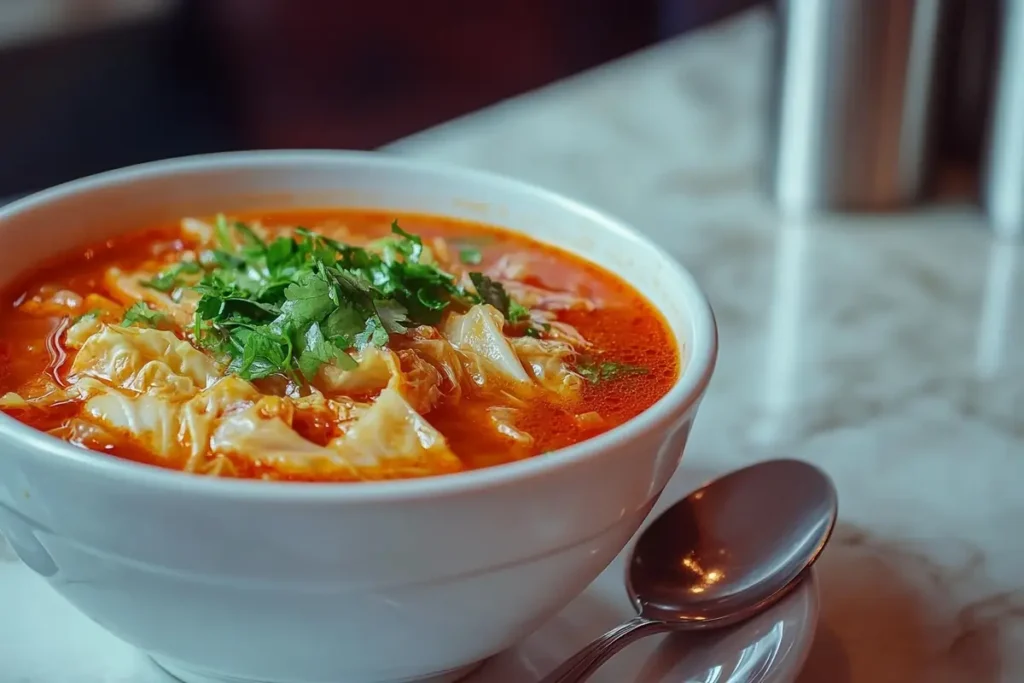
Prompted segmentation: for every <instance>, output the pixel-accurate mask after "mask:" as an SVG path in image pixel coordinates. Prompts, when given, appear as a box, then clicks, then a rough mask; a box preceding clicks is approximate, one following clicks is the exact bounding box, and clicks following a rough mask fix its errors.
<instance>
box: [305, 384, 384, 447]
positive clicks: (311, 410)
mask: <svg viewBox="0 0 1024 683" xmlns="http://www.w3.org/2000/svg"><path fill="white" fill-rule="evenodd" d="M290 400H291V403H292V406H293V409H294V415H293V417H292V426H293V427H295V424H296V423H300V424H301V425H303V426H304V428H305V430H306V431H307V432H309V433H310V434H311V435H313V436H315V437H316V438H314V439H313V440H314V441H316V442H317V443H326V442H328V441H330V440H331V439H333V438H337V437H339V436H342V435H344V434H345V433H346V432H347V431H348V429H349V427H350V426H351V425H352V424H353V423H354V422H355V420H356V419H358V418H359V417H360V416H361V415H362V414H363V413H365V412H366V411H367V409H369V407H370V404H368V403H361V402H359V401H355V400H353V399H351V398H348V397H347V396H335V397H334V398H330V399H328V398H326V397H325V396H324V395H323V394H321V393H320V392H319V391H317V390H316V389H314V390H313V392H312V393H310V394H309V395H307V396H301V397H293V398H291V399H290Z"/></svg>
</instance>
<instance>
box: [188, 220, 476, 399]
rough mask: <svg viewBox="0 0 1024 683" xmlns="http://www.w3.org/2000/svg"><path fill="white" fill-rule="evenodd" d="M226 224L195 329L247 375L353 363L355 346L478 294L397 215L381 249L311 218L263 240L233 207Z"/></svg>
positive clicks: (433, 319)
mask: <svg viewBox="0 0 1024 683" xmlns="http://www.w3.org/2000/svg"><path fill="white" fill-rule="evenodd" d="M217 225H218V232H217V234H218V236H219V237H220V236H221V235H223V236H224V239H223V240H221V245H222V246H223V247H224V248H223V249H218V250H213V251H210V252H204V254H203V255H202V256H201V263H202V264H203V267H204V268H205V273H204V275H203V277H202V280H201V281H200V282H199V283H197V284H196V285H194V286H193V289H194V290H195V291H196V292H197V293H198V294H199V295H200V298H199V301H198V303H197V306H196V309H195V318H194V320H193V325H192V333H193V336H194V338H195V340H196V342H197V343H198V344H200V345H202V346H204V347H206V348H208V349H211V350H212V351H214V352H215V353H217V354H218V355H220V356H222V357H224V359H225V362H227V363H229V366H228V367H229V370H230V371H231V372H234V373H237V374H239V375H241V376H243V377H245V378H258V377H265V376H267V375H269V374H274V373H278V374H284V375H287V376H289V377H292V378H295V379H298V378H300V376H301V377H302V378H305V379H306V380H308V379H309V378H311V377H312V376H314V375H315V373H316V371H317V369H318V368H319V367H320V365H322V364H324V363H335V364H337V365H339V366H340V367H350V366H352V364H354V363H355V361H354V360H353V359H352V358H351V357H350V356H349V355H348V354H347V353H346V351H347V350H349V349H351V348H353V347H354V348H362V347H364V346H367V345H371V344H372V345H375V346H383V345H385V344H387V343H388V339H389V335H390V334H402V333H404V332H406V331H407V330H408V329H409V328H410V327H412V326H414V325H423V324H436V323H437V322H439V321H440V319H441V316H442V314H443V312H444V311H445V310H446V309H447V308H448V307H450V306H456V307H459V308H463V307H465V306H468V305H471V304H472V303H475V302H476V300H477V297H475V295H473V294H471V293H470V292H467V291H466V290H465V289H463V288H462V287H460V286H459V285H458V284H457V283H456V282H455V277H454V276H453V275H452V274H450V273H447V272H445V271H443V270H441V269H440V268H438V267H437V266H436V265H434V264H432V263H429V262H423V261H422V257H423V254H424V252H425V247H424V246H423V241H422V239H420V238H419V237H418V236H416V235H412V234H409V233H407V232H405V231H404V230H402V228H401V227H400V226H399V225H398V223H397V222H395V223H393V224H392V235H391V236H389V237H388V238H385V239H386V240H387V241H386V242H384V243H381V244H380V248H378V249H367V248H364V247H357V246H352V245H347V244H343V243H341V242H338V241H336V240H333V239H331V238H329V237H326V236H323V235H319V234H317V233H314V232H311V231H309V230H307V229H305V228H297V229H296V230H295V233H294V235H292V236H290V237H277V238H275V239H272V240H263V239H262V238H260V236H259V235H257V234H256V233H255V232H253V231H251V229H249V228H248V226H245V225H244V224H240V223H234V224H231V225H229V224H228V222H227V220H226V219H224V218H223V217H218V221H217ZM232 227H233V228H234V230H235V231H236V232H237V233H238V234H239V235H240V237H241V242H242V246H241V248H238V247H236V246H235V244H236V243H235V241H234V240H232V239H231V237H232V235H231V233H230V229H231V228H232ZM221 228H223V230H222V229H221Z"/></svg>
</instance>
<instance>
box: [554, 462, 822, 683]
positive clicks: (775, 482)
mask: <svg viewBox="0 0 1024 683" xmlns="http://www.w3.org/2000/svg"><path fill="white" fill-rule="evenodd" d="M837 509H838V503H837V497H836V490H835V487H834V486H833V485H832V482H831V480H829V478H828V476H827V475H825V474H824V473H823V472H822V471H821V470H819V469H818V468H816V467H814V466H813V465H809V464H807V463H804V462H801V461H799V460H769V461H767V462H762V463H758V464H756V465H751V466H750V467H746V468H744V469H741V470H738V471H736V472H733V473H731V474H728V475H726V476H724V477H721V478H720V479H716V480H714V481H712V482H711V483H709V484H706V485H705V486H703V487H702V488H699V489H697V490H696V491H694V492H693V493H691V494H690V495H689V496H687V497H686V498H684V499H683V500H681V501H679V502H678V503H676V504H675V505H673V506H672V507H670V508H669V509H668V510H666V511H665V512H664V513H662V515H661V516H660V517H658V519H656V520H655V521H654V522H653V523H652V524H651V525H650V526H648V527H647V529H646V530H644V532H643V533H642V534H641V536H640V539H639V540H638V541H637V543H636V546H635V547H634V548H633V555H632V557H631V558H630V561H629V570H628V576H627V582H626V588H627V590H628V591H629V596H630V598H632V600H633V604H634V605H636V608H637V611H638V612H639V615H638V616H637V617H635V618H633V619H631V620H629V621H627V622H626V623H624V624H622V625H621V626H618V627H616V628H614V629H612V630H611V631H608V633H605V634H604V635H603V636H601V637H600V638H598V639H597V640H595V641H593V642H592V643H590V644H589V645H587V646H586V647H585V648H583V649H582V650H580V651H579V652H578V653H577V654H576V655H575V656H574V657H572V658H571V659H569V660H567V661H566V662H564V663H563V664H562V665H561V666H559V667H558V668H557V669H555V670H554V671H552V672H551V673H550V674H548V675H547V677H545V678H544V680H543V681H542V682H541V683H579V682H580V681H585V680H586V679H588V678H590V676H591V674H593V673H594V672H595V671H596V670H597V668H598V667H600V666H601V665H602V664H604V662H605V661H607V660H608V658H610V657H611V656H612V655H614V654H615V653H616V652H618V651H619V650H621V649H622V648H623V647H625V646H626V645H629V644H630V643H632V642H633V641H635V640H638V639H639V638H643V637H644V636H649V635H653V634H655V633H664V632H665V631H680V630H695V629H710V628H722V627H725V626H731V625H733V624H736V623H739V622H741V621H745V620H747V619H749V618H751V617H753V616H756V615H757V614H759V613H761V612H763V611H764V610H767V609H768V608H769V607H771V606H772V605H774V604H776V603H777V602H778V601H779V600H781V599H782V598H783V597H784V596H786V595H787V594H788V593H789V592H790V591H791V590H793V588H795V587H796V586H797V585H798V584H799V583H800V581H799V580H800V579H801V578H802V577H803V575H804V571H805V570H806V569H807V568H808V567H810V566H811V565H812V564H814V561H815V560H817V559H818V556H819V555H820V554H821V551H822V549H823V548H824V547H825V544H826V543H827V542H828V539H829V536H830V535H831V534H832V527H833V526H835V522H836V513H837Z"/></svg>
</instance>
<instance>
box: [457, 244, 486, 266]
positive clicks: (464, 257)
mask: <svg viewBox="0 0 1024 683" xmlns="http://www.w3.org/2000/svg"><path fill="white" fill-rule="evenodd" d="M459 260H460V261H462V262H463V263H465V264H466V265H468V266H478V265H480V263H481V262H482V261H483V260H484V255H483V253H482V252H481V251H480V250H479V249H477V248H476V247H463V248H462V249H459Z"/></svg>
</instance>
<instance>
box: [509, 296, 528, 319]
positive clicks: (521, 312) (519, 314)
mask: <svg viewBox="0 0 1024 683" xmlns="http://www.w3.org/2000/svg"><path fill="white" fill-rule="evenodd" d="M529 319H530V309H528V308H527V307H526V306H523V305H522V304H521V303H519V302H518V301H516V300H515V299H512V298H510V299H509V302H508V321H509V322H511V323H518V322H522V321H524V320H529Z"/></svg>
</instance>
